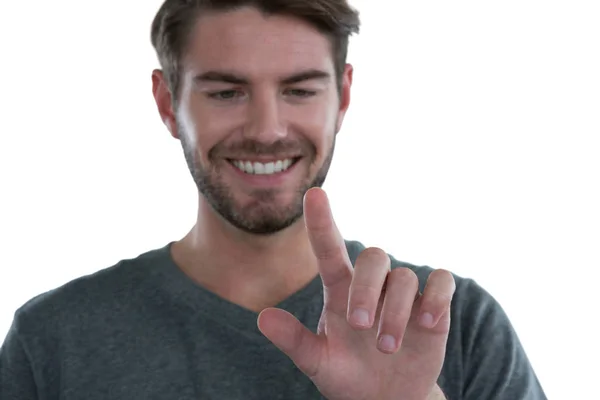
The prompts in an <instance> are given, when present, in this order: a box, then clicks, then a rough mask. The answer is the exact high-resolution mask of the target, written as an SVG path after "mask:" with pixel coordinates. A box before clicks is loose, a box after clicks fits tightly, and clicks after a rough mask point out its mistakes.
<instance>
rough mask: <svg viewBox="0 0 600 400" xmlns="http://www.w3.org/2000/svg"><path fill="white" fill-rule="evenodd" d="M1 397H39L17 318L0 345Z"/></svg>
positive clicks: (26, 398) (21, 398)
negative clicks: (20, 335)
mask: <svg viewBox="0 0 600 400" xmlns="http://www.w3.org/2000/svg"><path fill="white" fill-rule="evenodd" d="M0 399H7V400H8V399H19V400H35V399H37V389H36V384H35V379H34V376H33V369H32V366H31V362H30V359H29V357H28V356H27V352H26V349H25V347H24V346H23V343H22V341H21V338H20V337H19V332H18V329H17V318H16V317H15V319H14V320H13V323H12V325H11V327H10V330H9V331H8V334H7V336H6V338H5V339H4V342H3V343H2V346H1V347H0Z"/></svg>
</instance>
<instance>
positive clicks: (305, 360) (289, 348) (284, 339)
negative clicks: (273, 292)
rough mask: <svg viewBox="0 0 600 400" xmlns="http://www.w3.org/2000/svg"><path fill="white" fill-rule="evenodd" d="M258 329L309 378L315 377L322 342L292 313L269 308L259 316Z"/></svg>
mask: <svg viewBox="0 0 600 400" xmlns="http://www.w3.org/2000/svg"><path fill="white" fill-rule="evenodd" d="M257 322H258V329H259V330H260V331H261V332H262V334H263V335H265V336H266V337H267V339H269V340H270V341H271V342H272V343H273V344H274V345H275V346H276V347H277V348H278V349H279V350H281V351H282V352H283V353H285V355H287V356H288V357H289V358H290V359H291V360H292V361H293V362H294V364H296V366H297V367H298V368H299V369H300V371H302V372H303V373H304V374H305V375H307V376H308V377H309V378H313V377H314V376H315V375H316V373H317V371H318V369H319V361H320V360H321V348H322V342H321V341H320V340H319V337H318V336H317V335H315V334H314V333H312V332H311V331H310V330H309V329H308V328H306V327H305V326H304V325H302V323H300V321H298V320H297V319H296V317H294V316H293V315H292V314H290V313H289V312H287V311H284V310H282V309H279V308H267V309H265V310H263V311H262V312H261V313H260V315H259V316H258V321H257Z"/></svg>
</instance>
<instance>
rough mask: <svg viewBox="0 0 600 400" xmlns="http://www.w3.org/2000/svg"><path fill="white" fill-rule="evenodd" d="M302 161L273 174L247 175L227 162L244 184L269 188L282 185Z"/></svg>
mask: <svg viewBox="0 0 600 400" xmlns="http://www.w3.org/2000/svg"><path fill="white" fill-rule="evenodd" d="M301 161H302V159H300V160H298V161H296V162H295V163H294V164H292V165H291V166H290V167H289V168H288V169H286V170H285V171H281V172H277V173H274V174H260V175H259V174H247V173H245V172H243V171H241V170H240V169H239V168H237V167H236V166H235V165H233V164H232V163H231V162H230V161H227V164H228V165H229V167H230V168H231V169H232V170H233V172H234V173H235V174H236V175H237V176H238V177H240V178H241V179H243V180H244V182H246V183H248V184H250V185H252V186H261V187H271V186H280V185H282V184H283V183H284V182H285V180H286V179H288V178H289V176H290V175H291V174H292V173H293V172H294V171H295V170H296V167H297V166H298V164H299V163H300V162H301Z"/></svg>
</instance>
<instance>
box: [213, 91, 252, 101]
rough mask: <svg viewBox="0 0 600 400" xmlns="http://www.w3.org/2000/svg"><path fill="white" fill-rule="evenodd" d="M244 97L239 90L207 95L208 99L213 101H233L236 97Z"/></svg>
mask: <svg viewBox="0 0 600 400" xmlns="http://www.w3.org/2000/svg"><path fill="white" fill-rule="evenodd" d="M243 95H244V93H243V92H241V91H239V90H221V91H219V92H212V93H208V97H210V98H211V99H215V100H223V101H228V100H235V99H236V98H237V97H242V96H243Z"/></svg>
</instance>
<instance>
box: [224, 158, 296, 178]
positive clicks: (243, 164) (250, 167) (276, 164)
mask: <svg viewBox="0 0 600 400" xmlns="http://www.w3.org/2000/svg"><path fill="white" fill-rule="evenodd" d="M299 159H300V158H299V157H297V158H285V159H282V160H274V161H270V162H267V163H262V162H258V161H245V160H228V161H229V162H230V163H231V164H232V165H233V166H234V167H236V168H237V169H239V170H240V171H242V172H244V173H246V174H250V175H273V174H277V173H280V172H283V171H285V170H287V169H288V168H290V167H291V166H292V165H294V164H295V163H296V162H297V161H298V160H299Z"/></svg>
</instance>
